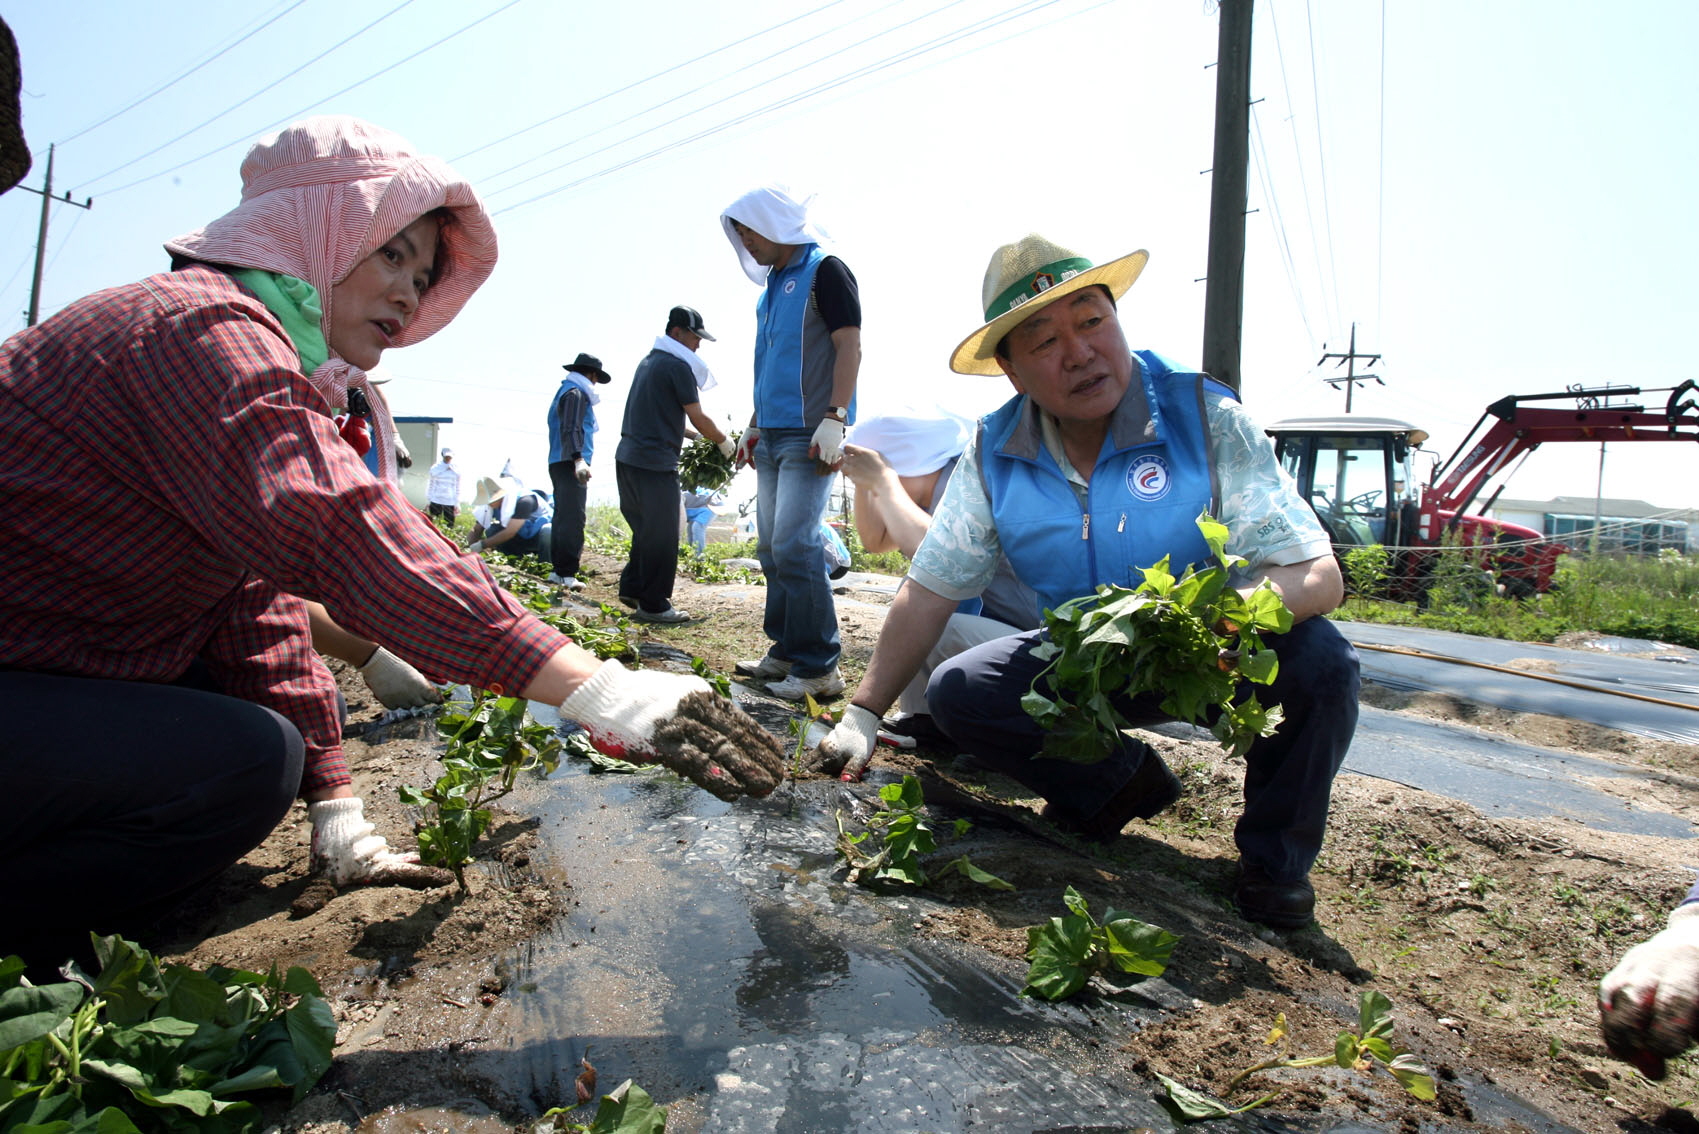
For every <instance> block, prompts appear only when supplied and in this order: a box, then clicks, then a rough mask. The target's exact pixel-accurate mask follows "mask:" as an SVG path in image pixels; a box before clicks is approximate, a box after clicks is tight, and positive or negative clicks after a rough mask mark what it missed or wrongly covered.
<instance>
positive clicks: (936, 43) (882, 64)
mask: <svg viewBox="0 0 1699 1134" xmlns="http://www.w3.org/2000/svg"><path fill="white" fill-rule="evenodd" d="M959 2H960V0H955V3H959ZM1058 2H1059V0H1025V2H1024V3H1023V4H1018V5H1016V8H1015V9H1009V10H1008V11H1006V12H1005V13H1003V14H1001V15H1000V16H998V17H986V18H985V19H982V20H979V21H977V24H970V25H964V27H963V28H959V29H957V30H956V31H955V32H951V33H946V35H943V36H938V37H935V38H934V39H933V40H931V41H929V42H927V43H925V44H922V45H920V46H918V47H915V48H905V49H904V50H903V51H900V52H897V53H896V54H894V55H889V56H886V57H885V58H884V59H882V60H879V61H877V62H875V63H871V64H867V65H864V66H862V67H860V68H857V69H856V70H854V71H851V72H848V73H846V74H844V75H841V76H839V77H837V78H835V79H830V80H827V81H826V82H823V83H819V84H816V85H815V86H814V87H811V88H809V89H807V90H803V91H800V92H797V93H795V94H792V95H788V96H786V97H784V98H780V99H777V100H775V101H773V102H770V103H768V104H766V105H765V106H760V107H757V108H755V109H753V110H750V111H746V112H744V113H742V114H739V115H736V116H734V117H733V118H731V119H729V120H727V121H724V122H721V123H719V124H718V125H715V126H710V127H707V128H705V129H702V130H699V131H697V132H696V133H694V134H691V135H689V136H687V137H684V138H681V139H677V140H675V141H673V142H669V143H667V144H665V145H662V146H658V147H656V148H655V149H653V150H650V151H648V152H647V153H643V154H639V155H637V156H636V157H632V158H627V159H625V160H623V161H620V162H616V163H615V164H613V165H611V166H607V167H605V168H603V169H600V170H598V171H596V172H594V173H591V174H588V175H587V176H584V177H581V178H578V179H577V180H575V181H571V182H568V183H566V184H564V185H560V186H557V187H555V188H553V189H549V190H546V191H545V192H542V193H539V194H537V195H536V196H534V197H529V198H527V199H525V200H523V201H520V202H517V203H516V204H512V205H508V206H507V207H505V208H503V209H499V210H495V212H496V214H497V215H499V214H501V213H507V212H512V211H513V210H514V209H518V208H522V207H524V206H525V205H529V204H533V203H535V202H537V201H541V200H544V199H545V198H548V197H552V196H554V195H555V194H557V193H563V192H566V191H567V190H569V189H575V188H577V187H578V186H580V185H584V184H586V183H587V182H590V181H594V180H596V179H598V178H601V177H605V176H608V175H609V174H612V173H616V172H618V171H619V170H622V169H626V168H629V167H630V166H633V165H637V164H639V163H641V162H644V161H647V160H649V159H650V158H653V157H656V156H659V155H660V154H663V153H666V152H668V151H669V150H673V149H678V148H680V147H682V146H686V145H690V144H691V143H694V142H697V141H700V140H701V139H703V138H707V137H711V136H713V135H714V134H718V133H721V132H723V131H725V130H729V129H731V128H733V127H735V126H739V125H742V124H743V123H745V122H749V121H751V120H753V119H755V118H759V117H761V116H762V115H765V114H769V113H771V112H773V111H775V110H780V109H783V108H784V107H787V106H791V105H793V104H795V103H798V102H801V101H804V100H805V99H808V98H812V97H813V96H815V95H817V94H822V93H824V92H826V91H829V90H833V89H836V88H837V87H840V86H842V85H844V84H845V83H849V82H853V81H855V80H856V79H859V78H863V77H865V76H867V75H870V74H875V73H877V72H879V71H882V70H885V69H886V68H888V67H892V66H895V65H897V64H899V63H903V62H906V61H908V60H909V59H913V58H916V57H918V56H919V55H923V54H926V53H927V52H930V51H934V50H937V49H938V48H939V47H944V46H948V45H949V44H950V43H954V42H956V41H958V40H960V39H962V38H964V37H965V36H968V35H974V34H978V33H979V32H980V31H983V30H985V29H987V28H990V27H995V26H997V25H998V24H1001V23H1005V22H1007V21H1008V20H1011V19H1015V18H1018V17H1019V16H1022V15H1026V14H1028V13H1030V12H1033V11H1037V10H1039V9H1041V8H1047V7H1049V6H1050V5H1052V4H1055V3H1058ZM955 3H951V4H946V5H944V6H943V7H942V8H939V9H936V10H935V11H934V12H931V13H927V15H928V16H930V15H935V14H937V12H941V11H944V10H945V9H946V8H950V7H954V6H955ZM1017 9H1024V10H1017ZM917 18H925V17H917ZM914 22H915V21H914V20H910V21H906V22H905V23H904V24H901V25H898V27H906V26H908V24H912V23H914ZM887 30H895V29H887ZM879 34H880V35H883V34H885V33H883V32H882V33H879ZM876 38H878V36H870V37H868V39H867V40H862V41H861V42H860V43H857V44H854V45H852V46H857V47H859V46H861V44H862V43H866V42H870V41H871V40H872V39H876ZM834 54H836V53H834ZM823 58H824V57H823ZM822 61H823V59H821V60H815V61H814V62H813V63H808V64H804V65H803V66H801V67H796V68H793V69H792V70H791V71H787V72H786V73H785V75H781V76H778V77H779V78H784V77H787V76H789V75H793V74H796V73H797V72H798V71H801V70H804V69H806V68H807V67H809V66H814V65H815V64H817V63H819V62H822ZM761 85H770V83H764V84H761ZM748 89H749V90H753V89H755V88H753V87H752V88H748ZM737 93H739V94H743V93H747V91H740V92H737ZM731 97H735V96H731V95H729V96H727V98H731ZM726 100H727V99H724V98H723V99H717V100H716V101H715V102H713V103H710V104H708V105H709V106H715V105H718V104H719V103H721V102H725V101H726ZM701 109H707V107H702V108H699V110H701ZM694 113H698V111H692V112H690V114H694ZM690 114H684V115H680V116H679V117H678V118H674V119H671V120H670V121H668V122H665V123H662V124H661V125H660V126H655V127H650V128H649V129H646V130H643V131H640V132H639V133H638V134H634V135H632V136H631V137H629V138H626V139H623V140H622V142H623V141H631V140H633V139H635V138H638V137H641V136H642V135H643V134H648V133H653V132H654V131H655V130H657V129H660V128H661V127H663V126H668V125H671V124H672V123H674V122H678V121H682V120H683V119H684V118H688V117H690ZM622 142H615V143H611V144H609V145H608V146H604V147H602V149H600V150H597V151H594V153H592V154H586V155H583V157H579V158H574V159H573V160H572V161H569V162H564V163H562V164H561V165H559V166H556V167H554V169H550V170H545V171H543V172H542V173H539V174H535V175H533V176H532V177H529V178H526V179H525V180H526V181H533V180H536V178H538V177H543V176H546V175H547V174H549V173H553V172H556V171H558V170H561V169H565V168H566V167H567V166H569V165H574V164H576V163H577V162H579V161H582V160H584V159H585V158H587V157H593V156H595V154H596V153H602V152H605V151H606V150H609V149H612V148H614V147H615V146H618V145H620V144H622ZM524 183H525V182H523V181H521V182H516V183H515V184H514V185H510V186H507V187H506V188H505V189H503V190H497V192H505V191H506V189H512V188H515V187H516V186H517V185H521V184H524ZM491 195H492V196H493V195H494V194H491Z"/></svg>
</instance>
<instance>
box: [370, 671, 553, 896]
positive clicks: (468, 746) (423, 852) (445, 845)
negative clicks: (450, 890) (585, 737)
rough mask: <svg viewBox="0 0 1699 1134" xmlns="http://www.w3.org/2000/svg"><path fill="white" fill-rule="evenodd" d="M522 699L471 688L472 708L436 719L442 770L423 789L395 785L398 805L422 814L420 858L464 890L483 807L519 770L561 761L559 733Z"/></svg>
mask: <svg viewBox="0 0 1699 1134" xmlns="http://www.w3.org/2000/svg"><path fill="white" fill-rule="evenodd" d="M525 704H526V703H525V699H524V698H523V697H502V696H499V695H495V694H486V693H483V692H475V693H474V694H473V697H472V706H471V708H470V709H468V710H466V711H465V712H456V711H450V712H445V713H444V714H443V715H442V716H441V717H439V718H438V719H437V731H438V732H439V733H441V734H442V736H443V738H444V739H445V740H447V742H448V747H447V749H446V750H445V751H444V752H443V755H442V766H443V773H442V775H441V776H439V777H437V781H436V782H435V783H434V784H432V785H431V786H430V787H428V788H425V789H424V790H420V789H419V788H416V787H413V786H412V785H410V784H404V785H402V787H401V788H400V789H399V791H400V795H401V802H403V803H405V804H408V805H409V806H412V807H418V808H421V809H423V811H424V816H423V818H422V819H421V821H420V822H419V823H418V824H417V825H416V826H415V828H414V830H415V831H416V833H417V834H418V837H419V857H420V858H421V859H422V860H423V861H425V862H427V863H429V864H431V865H433V866H446V867H448V868H449V869H450V870H452V871H454V880H455V881H456V882H457V883H459V885H460V889H461V890H462V891H464V890H465V889H466V875H465V868H466V864H467V863H468V862H471V861H472V848H473V847H474V846H475V845H477V842H478V839H479V838H480V837H482V835H483V833H484V832H485V831H486V830H487V829H488V828H489V825H490V811H489V807H488V805H489V804H490V803H491V802H493V801H494V800H497V799H500V798H501V797H502V796H504V795H506V794H507V793H508V792H510V791H512V790H513V785H514V783H515V781H517V779H518V778H519V773H520V772H524V771H530V770H532V769H538V770H540V771H541V773H542V774H543V775H545V776H546V775H548V774H549V773H550V772H553V771H554V770H555V767H556V766H557V765H558V764H559V763H560V750H561V743H560V740H559V738H558V737H556V736H555V732H554V730H553V729H552V728H550V727H548V726H547V725H541V724H538V723H536V722H535V721H532V720H531V719H530V718H529V717H527V716H526V712H525Z"/></svg>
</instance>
